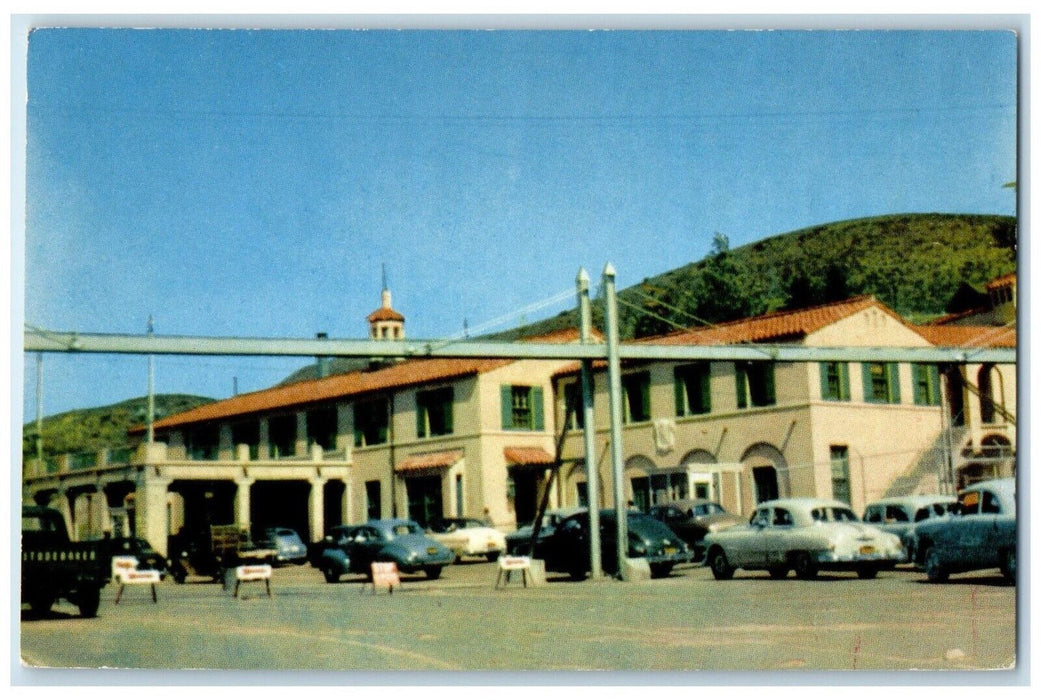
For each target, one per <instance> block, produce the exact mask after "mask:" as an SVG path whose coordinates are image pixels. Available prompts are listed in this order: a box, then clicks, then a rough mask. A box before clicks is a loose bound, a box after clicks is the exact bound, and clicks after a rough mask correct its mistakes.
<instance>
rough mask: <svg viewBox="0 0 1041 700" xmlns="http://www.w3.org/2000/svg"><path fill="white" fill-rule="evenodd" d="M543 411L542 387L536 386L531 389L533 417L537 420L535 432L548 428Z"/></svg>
mask: <svg viewBox="0 0 1041 700" xmlns="http://www.w3.org/2000/svg"><path fill="white" fill-rule="evenodd" d="M542 411H543V409H542V387H540V386H534V387H532V388H531V415H532V417H533V418H534V419H535V430H543V429H544V428H545V427H546V426H545V420H544V418H543V416H542Z"/></svg>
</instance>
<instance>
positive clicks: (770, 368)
mask: <svg viewBox="0 0 1041 700" xmlns="http://www.w3.org/2000/svg"><path fill="white" fill-rule="evenodd" d="M776 369H777V365H775V364H774V363H773V362H770V363H769V364H766V365H764V366H763V381H764V382H766V405H767V406H773V405H774V404H776V403H777V388H776V386H775V384H774V372H775V371H776Z"/></svg>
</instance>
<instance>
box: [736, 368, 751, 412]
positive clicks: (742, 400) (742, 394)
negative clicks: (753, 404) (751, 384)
mask: <svg viewBox="0 0 1041 700" xmlns="http://www.w3.org/2000/svg"><path fill="white" fill-rule="evenodd" d="M734 380H735V381H736V382H737V407H738V408H747V407H748V389H747V387H746V383H747V379H746V373H745V368H744V366H743V365H742V364H741V363H739V362H735V363H734Z"/></svg>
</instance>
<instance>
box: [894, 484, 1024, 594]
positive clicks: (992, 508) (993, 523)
mask: <svg viewBox="0 0 1041 700" xmlns="http://www.w3.org/2000/svg"><path fill="white" fill-rule="evenodd" d="M914 553H915V559H914V562H915V565H916V566H917V567H918V568H921V569H923V570H924V571H925V574H926V576H927V577H928V578H929V580H930V581H933V582H935V583H939V582H942V581H946V580H947V578H948V576H950V575H951V574H957V573H963V572H966V571H976V570H979V569H990V568H995V567H997V568H1000V569H1001V573H1002V575H1003V576H1004V577H1005V578H1006V579H1008V580H1009V581H1011V582H1013V583H1015V581H1016V482H1015V479H1011V478H1010V479H994V480H990V481H981V482H979V483H976V484H973V485H972V486H969V487H968V488H965V489H963V490H962V491H960V492H959V493H958V504H957V509H956V514H955V515H953V516H952V517H950V518H945V519H936V520H930V521H926V522H923V523H921V524H919V525H918V527H916V528H915V542H914Z"/></svg>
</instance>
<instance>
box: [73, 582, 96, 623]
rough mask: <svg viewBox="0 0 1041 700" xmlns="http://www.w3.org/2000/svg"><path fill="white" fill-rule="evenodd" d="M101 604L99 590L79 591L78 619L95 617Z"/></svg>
mask: <svg viewBox="0 0 1041 700" xmlns="http://www.w3.org/2000/svg"><path fill="white" fill-rule="evenodd" d="M100 603H101V589H100V588H88V589H87V590H85V591H80V594H79V599H78V601H77V607H79V609H80V617H97V616H98V605H99V604H100Z"/></svg>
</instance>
